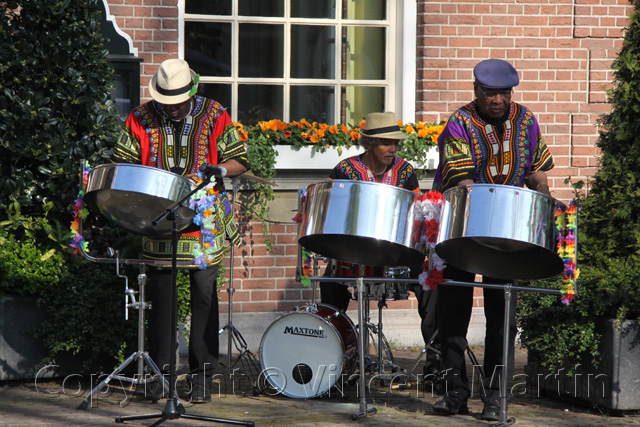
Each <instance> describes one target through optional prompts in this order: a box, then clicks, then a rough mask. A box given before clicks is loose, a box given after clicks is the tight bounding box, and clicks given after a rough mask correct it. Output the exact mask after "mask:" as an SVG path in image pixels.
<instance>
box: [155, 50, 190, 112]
mask: <svg viewBox="0 0 640 427" xmlns="http://www.w3.org/2000/svg"><path fill="white" fill-rule="evenodd" d="M197 88H198V75H197V74H196V73H195V72H194V71H193V70H191V69H190V68H189V64H187V61H184V60H182V59H167V60H166V61H164V62H163V63H162V64H160V68H158V72H156V74H155V75H154V76H153V78H152V79H151V81H150V82H149V92H151V97H152V98H153V99H155V100H156V101H158V102H159V103H161V104H166V105H173V104H179V103H181V102H184V101H186V100H187V99H189V98H191V97H192V96H193V95H195V93H196V90H197Z"/></svg>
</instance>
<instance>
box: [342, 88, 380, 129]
mask: <svg viewBox="0 0 640 427" xmlns="http://www.w3.org/2000/svg"><path fill="white" fill-rule="evenodd" d="M384 92H385V90H384V88H382V87H363V86H347V87H343V88H342V93H341V101H342V102H341V104H340V105H342V111H341V113H340V121H341V122H342V123H348V124H350V125H357V124H359V123H360V120H362V119H364V118H365V117H366V116H367V114H369V113H373V112H375V111H384V110H385V108H384Z"/></svg>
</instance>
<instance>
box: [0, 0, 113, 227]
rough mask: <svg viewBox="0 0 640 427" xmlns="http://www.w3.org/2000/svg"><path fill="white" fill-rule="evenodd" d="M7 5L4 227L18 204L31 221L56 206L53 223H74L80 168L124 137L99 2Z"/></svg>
mask: <svg viewBox="0 0 640 427" xmlns="http://www.w3.org/2000/svg"><path fill="white" fill-rule="evenodd" d="M3 5H4V6H5V7H7V8H9V9H11V10H12V11H9V12H8V13H7V14H4V13H3V14H1V15H0V82H2V84H1V85H0V86H1V89H0V158H2V163H0V177H2V179H1V180H0V220H3V219H5V215H6V214H5V212H6V210H7V206H8V205H9V204H11V203H13V202H18V203H19V204H20V206H21V207H22V211H23V213H24V214H25V215H27V216H40V215H43V213H44V206H45V205H46V204H48V203H51V204H53V209H52V210H51V212H50V220H51V221H52V222H53V223H56V222H59V223H67V221H68V219H67V212H68V211H69V210H68V208H69V205H70V204H71V202H72V201H73V199H74V198H75V196H76V194H77V179H76V176H77V170H78V168H79V165H80V160H81V159H90V160H91V161H92V163H95V159H97V158H99V157H100V155H101V154H102V152H103V151H104V150H105V149H107V148H108V146H109V144H111V143H112V141H111V140H112V138H114V136H115V135H116V129H117V119H116V117H117V115H116V111H115V107H114V103H113V101H112V99H111V95H110V88H111V87H112V71H111V69H110V67H109V64H108V61H107V59H106V57H105V52H104V47H103V45H104V42H103V39H102V37H101V35H100V27H99V21H98V11H99V7H98V0H83V1H69V0H62V1H60V0H21V1H9V2H5V3H3ZM18 7H19V8H18ZM16 11H17V12H16ZM65 226H66V224H65Z"/></svg>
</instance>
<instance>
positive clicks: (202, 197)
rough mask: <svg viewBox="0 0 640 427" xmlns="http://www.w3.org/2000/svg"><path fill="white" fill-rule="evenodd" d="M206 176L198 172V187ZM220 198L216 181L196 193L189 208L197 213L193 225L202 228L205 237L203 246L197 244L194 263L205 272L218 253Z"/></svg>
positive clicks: (201, 232)
mask: <svg viewBox="0 0 640 427" xmlns="http://www.w3.org/2000/svg"><path fill="white" fill-rule="evenodd" d="M203 177H204V174H203V173H202V172H198V175H197V177H196V178H194V181H195V183H196V185H200V184H201V183H202V180H203ZM219 197H220V190H219V189H218V187H217V186H216V183H215V181H214V182H210V183H209V184H207V186H206V187H204V188H202V189H200V190H199V191H196V192H195V193H194V194H193V195H192V196H191V200H190V201H189V207H190V208H191V209H193V210H194V211H196V214H195V216H194V217H193V223H194V224H196V225H199V226H200V234H201V236H202V237H203V244H202V246H201V245H200V244H196V245H195V247H194V249H193V252H191V254H192V255H193V258H194V260H193V263H194V264H195V265H197V266H198V267H199V268H200V269H201V270H205V269H206V268H207V267H208V266H209V265H210V264H212V263H213V260H214V258H215V253H216V252H217V251H218V248H217V247H216V245H215V244H213V243H214V239H215V237H216V235H217V234H218V221H217V215H216V204H217V202H218V198H219Z"/></svg>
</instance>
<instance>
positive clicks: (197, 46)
mask: <svg viewBox="0 0 640 427" xmlns="http://www.w3.org/2000/svg"><path fill="white" fill-rule="evenodd" d="M184 59H185V60H186V61H187V62H188V63H189V65H190V66H191V69H192V70H194V71H195V72H196V73H199V74H201V75H203V76H226V77H229V76H231V24H223V23H217V22H185V23H184Z"/></svg>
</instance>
